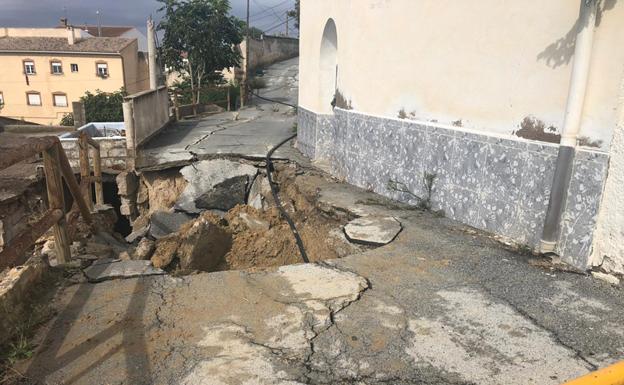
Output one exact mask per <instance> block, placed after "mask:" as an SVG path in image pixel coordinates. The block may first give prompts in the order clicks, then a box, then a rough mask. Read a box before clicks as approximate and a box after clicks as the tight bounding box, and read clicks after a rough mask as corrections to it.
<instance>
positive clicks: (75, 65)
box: [70, 64, 78, 72]
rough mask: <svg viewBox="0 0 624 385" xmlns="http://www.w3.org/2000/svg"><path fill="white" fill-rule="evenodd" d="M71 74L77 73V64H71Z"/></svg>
mask: <svg viewBox="0 0 624 385" xmlns="http://www.w3.org/2000/svg"><path fill="white" fill-rule="evenodd" d="M70 66H71V72H78V64H71V65H70Z"/></svg>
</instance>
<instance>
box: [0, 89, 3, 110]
mask: <svg viewBox="0 0 624 385" xmlns="http://www.w3.org/2000/svg"><path fill="white" fill-rule="evenodd" d="M2 106H4V95H3V94H2V92H0V107H2Z"/></svg>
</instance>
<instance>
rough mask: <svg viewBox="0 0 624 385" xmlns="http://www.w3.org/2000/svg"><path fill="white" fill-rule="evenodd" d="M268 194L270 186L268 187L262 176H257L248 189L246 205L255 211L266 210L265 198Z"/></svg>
mask: <svg viewBox="0 0 624 385" xmlns="http://www.w3.org/2000/svg"><path fill="white" fill-rule="evenodd" d="M270 194H271V186H270V185H269V180H268V179H267V177H266V176H264V175H258V176H257V177H256V179H254V181H253V183H252V185H251V188H250V189H249V197H248V198H247V204H248V205H249V206H251V207H253V208H254V209H257V210H263V209H266V207H265V205H266V204H265V196H268V195H270Z"/></svg>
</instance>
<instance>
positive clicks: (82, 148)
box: [78, 132, 93, 211]
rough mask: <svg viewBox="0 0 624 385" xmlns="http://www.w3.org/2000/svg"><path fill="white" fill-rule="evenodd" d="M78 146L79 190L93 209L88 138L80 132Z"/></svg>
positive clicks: (91, 209) (88, 205)
mask: <svg viewBox="0 0 624 385" xmlns="http://www.w3.org/2000/svg"><path fill="white" fill-rule="evenodd" d="M78 148H79V156H80V191H82V196H83V197H84V199H85V202H86V203H87V207H89V211H93V199H92V198H91V167H90V166H89V140H88V139H87V134H86V133H85V132H81V133H80V136H79V137H78Z"/></svg>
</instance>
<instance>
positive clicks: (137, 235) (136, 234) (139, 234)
mask: <svg viewBox="0 0 624 385" xmlns="http://www.w3.org/2000/svg"><path fill="white" fill-rule="evenodd" d="M148 231H149V226H144V227H141V228H140V229H138V230H136V231H133V232H131V233H130V234H129V235H128V236H127V237H126V242H128V243H134V242H135V241H136V240H138V239H141V238H143V237H144V236H146V235H147V232H148Z"/></svg>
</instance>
